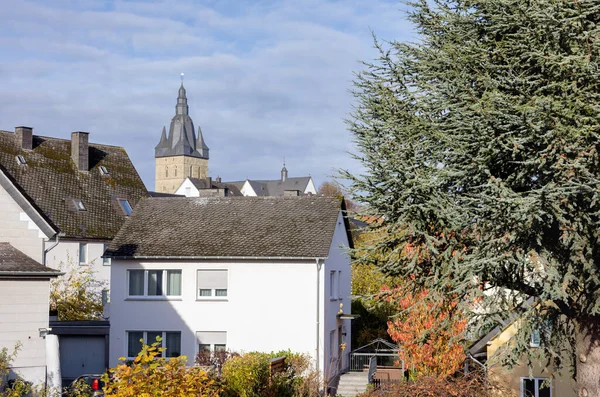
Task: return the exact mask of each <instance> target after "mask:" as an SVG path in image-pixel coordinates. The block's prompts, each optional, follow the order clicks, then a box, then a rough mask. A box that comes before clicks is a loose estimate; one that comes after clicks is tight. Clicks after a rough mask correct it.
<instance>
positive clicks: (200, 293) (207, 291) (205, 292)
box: [198, 289, 212, 296]
mask: <svg viewBox="0 0 600 397" xmlns="http://www.w3.org/2000/svg"><path fill="white" fill-rule="evenodd" d="M198 296H212V290H210V289H201V290H199V291H198Z"/></svg>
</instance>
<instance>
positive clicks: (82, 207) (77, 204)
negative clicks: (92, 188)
mask: <svg viewBox="0 0 600 397" xmlns="http://www.w3.org/2000/svg"><path fill="white" fill-rule="evenodd" d="M73 204H74V205H75V210H76V211H87V208H86V206H85V204H84V203H83V200H82V199H73Z"/></svg>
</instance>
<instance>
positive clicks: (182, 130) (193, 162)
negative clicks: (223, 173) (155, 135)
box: [154, 73, 209, 193]
mask: <svg viewBox="0 0 600 397" xmlns="http://www.w3.org/2000/svg"><path fill="white" fill-rule="evenodd" d="M208 152H209V149H208V146H206V143H205V142H204V137H203V136H202V130H201V129H200V127H198V139H196V134H195V133H194V122H193V121H192V119H191V117H190V116H189V106H188V102H187V93H186V90H185V87H184V86H183V73H182V74H181V86H180V87H179V92H178V95H177V105H176V106H175V116H174V117H173V118H172V119H171V125H170V127H169V134H168V135H167V132H166V128H165V127H163V130H162V134H161V137H160V141H159V142H158V145H156V147H155V150H154V157H155V159H156V178H155V181H156V186H155V190H156V191H157V192H160V193H175V191H176V190H177V189H178V188H179V186H180V185H181V183H182V182H183V181H184V180H185V178H186V177H190V178H200V179H204V178H207V177H208Z"/></svg>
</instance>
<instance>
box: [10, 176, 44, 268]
mask: <svg viewBox="0 0 600 397" xmlns="http://www.w3.org/2000/svg"><path fill="white" fill-rule="evenodd" d="M44 239H45V236H44V234H43V233H42V232H41V230H40V229H39V228H38V227H37V226H36V225H35V223H34V222H33V221H32V220H31V219H30V218H29V216H28V215H27V214H26V213H25V212H24V211H23V210H22V208H21V207H20V206H19V205H18V204H17V203H16V202H15V201H14V200H13V198H12V197H11V196H10V195H9V194H8V193H7V192H6V190H4V188H3V187H2V186H0V241H3V242H8V243H10V244H11V245H12V246H13V247H15V248H16V249H18V250H19V251H21V252H23V253H24V254H26V255H28V256H29V257H31V258H33V259H35V260H36V261H38V262H39V263H42V255H43V244H44V243H43V241H44Z"/></svg>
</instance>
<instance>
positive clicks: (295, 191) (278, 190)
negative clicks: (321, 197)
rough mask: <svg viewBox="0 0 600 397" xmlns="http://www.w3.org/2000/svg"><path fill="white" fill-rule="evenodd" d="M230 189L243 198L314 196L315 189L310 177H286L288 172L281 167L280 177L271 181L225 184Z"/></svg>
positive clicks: (252, 180)
mask: <svg viewBox="0 0 600 397" xmlns="http://www.w3.org/2000/svg"><path fill="white" fill-rule="evenodd" d="M225 184H226V185H227V186H229V187H230V188H232V189H237V190H239V191H240V192H241V194H242V195H243V196H250V197H256V196H258V197H261V196H310V195H316V194H317V189H316V188H315V183H314V182H313V179H312V177H311V176H301V177H293V178H289V177H288V170H287V168H286V167H285V164H284V165H283V168H282V169H281V177H280V178H279V179H272V180H256V179H246V180H245V181H237V182H225Z"/></svg>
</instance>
